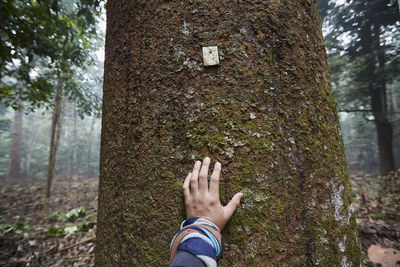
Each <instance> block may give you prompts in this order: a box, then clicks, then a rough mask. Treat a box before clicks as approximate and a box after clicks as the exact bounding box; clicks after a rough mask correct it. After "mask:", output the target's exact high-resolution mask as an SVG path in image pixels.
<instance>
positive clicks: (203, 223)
mask: <svg viewBox="0 0 400 267" xmlns="http://www.w3.org/2000/svg"><path fill="white" fill-rule="evenodd" d="M196 238H197V239H202V240H203V242H204V243H205V244H206V246H209V248H210V251H213V255H214V256H213V257H212V258H214V260H215V261H218V260H219V259H220V258H221V257H222V252H223V248H224V242H223V237H222V235H221V231H220V229H219V228H218V226H217V225H216V224H215V223H213V222H212V221H210V220H208V219H205V218H201V217H191V218H188V219H186V220H185V221H183V222H182V223H181V227H180V230H179V231H178V232H177V233H176V234H175V236H174V238H173V239H172V242H171V246H170V254H171V257H170V262H171V261H172V260H173V258H174V257H175V254H176V253H177V251H178V250H186V251H188V252H190V253H192V254H196V253H193V251H191V249H190V248H188V247H187V242H189V243H190V242H191V240H190V239H193V240H195V239H196ZM185 243H186V244H185ZM193 250H196V249H195V248H193Z"/></svg>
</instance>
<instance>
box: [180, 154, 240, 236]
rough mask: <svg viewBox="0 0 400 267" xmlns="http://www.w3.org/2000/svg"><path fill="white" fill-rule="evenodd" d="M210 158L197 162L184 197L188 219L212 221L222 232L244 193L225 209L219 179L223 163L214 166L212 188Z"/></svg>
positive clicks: (187, 179) (190, 175)
mask: <svg viewBox="0 0 400 267" xmlns="http://www.w3.org/2000/svg"><path fill="white" fill-rule="evenodd" d="M209 166H210V158H208V157H206V158H204V160H203V165H202V164H201V162H200V161H196V163H195V164H194V167H193V171H192V172H191V173H189V174H188V176H187V177H186V179H185V182H184V183H183V195H184V197H185V206H186V217H187V218H191V217H202V218H205V219H207V220H210V221H212V222H213V223H214V224H215V225H217V226H218V228H219V229H220V230H221V231H222V229H223V228H224V226H225V224H226V223H227V222H228V221H229V219H230V218H231V217H232V215H233V213H234V212H235V210H236V209H237V207H238V206H239V204H240V199H241V198H242V196H243V194H242V193H236V194H235V195H234V196H233V198H232V199H231V201H230V202H229V203H228V204H227V205H226V206H225V207H223V206H222V205H221V202H220V199H219V178H220V174H221V163H219V162H217V163H215V165H214V169H213V172H212V174H211V179H210V186H209V185H208V179H207V178H208V168H209Z"/></svg>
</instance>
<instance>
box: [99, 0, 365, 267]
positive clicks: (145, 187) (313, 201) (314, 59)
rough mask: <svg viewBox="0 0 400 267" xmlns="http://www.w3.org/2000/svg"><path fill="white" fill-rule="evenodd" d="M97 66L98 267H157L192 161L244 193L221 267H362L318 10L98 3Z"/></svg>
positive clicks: (303, 3) (298, 3) (227, 191)
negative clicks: (100, 74) (212, 57)
mask: <svg viewBox="0 0 400 267" xmlns="http://www.w3.org/2000/svg"><path fill="white" fill-rule="evenodd" d="M212 45H217V46H218V49H219V52H220V65H219V66H213V67H204V66H203V60H202V47H203V46H212ZM105 58H106V60H105V79H104V98H103V122H102V123H103V124H102V139H101V160H100V187H99V213H98V231H97V241H96V244H97V246H96V259H95V262H96V265H97V266H157V265H166V263H167V261H168V254H169V242H170V241H171V238H172V236H173V234H174V232H175V231H176V230H177V229H178V227H179V225H180V223H181V221H182V220H183V219H184V205H183V194H182V189H181V186H182V182H183V179H184V177H185V176H186V174H187V172H188V171H190V170H191V168H192V164H193V163H194V161H195V159H202V158H203V157H204V156H210V157H211V158H212V159H213V160H219V161H220V162H221V163H222V165H223V181H222V185H221V187H220V188H221V196H222V198H223V202H226V201H228V199H229V198H230V197H232V196H233V194H234V193H235V192H238V191H241V192H243V193H244V197H243V200H242V204H241V205H240V207H239V209H238V211H237V212H236V213H235V215H234V216H233V218H232V220H231V221H230V223H229V224H228V225H227V227H226V229H225V230H224V231H223V235H224V239H225V243H226V247H225V252H224V258H223V259H222V260H221V261H220V264H221V265H222V266H265V265H266V264H267V263H270V264H273V265H277V266H281V265H284V264H286V265H287V266H293V265H296V266H302V265H310V266H311V265H317V264H319V265H320V266H339V265H342V266H346V265H347V264H348V265H350V264H352V265H359V264H360V247H359V243H358V241H357V230H356V224H355V216H354V214H353V211H354V209H353V207H352V205H351V202H352V198H351V184H350V181H349V177H348V174H347V168H346V161H345V156H344V148H343V142H342V139H341V136H340V129H339V123H338V117H337V114H336V108H335V102H334V100H333V96H332V93H331V89H330V82H329V73H328V67H327V58H326V53H325V48H324V45H323V39H322V31H321V24H320V19H319V14H318V11H317V3H316V1H308V0H291V1H289V0H288V1H279V0H275V1H240V2H239V1H204V0H192V1H184V2H182V1H128V0H114V1H109V2H108V4H107V38H106V57H105Z"/></svg>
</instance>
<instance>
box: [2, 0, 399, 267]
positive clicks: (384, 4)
mask: <svg viewBox="0 0 400 267" xmlns="http://www.w3.org/2000/svg"><path fill="white" fill-rule="evenodd" d="M319 8H320V13H321V18H322V27H323V32H324V37H325V44H326V47H327V52H328V55H329V66H330V71H331V82H332V90H333V93H334V96H335V100H336V103H337V109H338V112H339V118H340V123H341V128H342V137H343V140H344V144H345V151H346V158H347V163H348V168H349V172H350V174H351V177H352V181H353V186H354V191H355V193H354V197H355V201H356V203H358V204H359V205H356V207H357V208H358V210H357V211H358V212H359V213H358V217H360V218H361V217H362V219H365V220H367V221H359V222H361V223H364V225H363V226H361V228H362V227H365V229H364V228H362V229H364V230H365V231H366V232H368V231H370V228H371V225H367V224H368V223H371V220H376V221H380V220H381V221H383V222H384V224H383V225H382V223H381V226H380V227H381V228H382V227H383V226H385V227H386V228H388V227H389V228H390V229H391V230H393V231H394V232H395V233H398V232H399V231H400V229H399V227H398V225H396V224H394V223H392V222H396V221H399V220H398V219H399V217H400V213H399V207H398V204H394V203H396V201H397V199H398V196H399V194H398V192H399V191H398V190H399V188H398V187H399V186H398V185H399V174H398V172H395V171H396V169H398V168H399V167H400V110H399V105H400V62H399V61H400V53H399V52H400V30H399V29H400V15H399V11H400V8H399V2H398V1H395V0H372V1H368V2H365V1H361V0H351V1H344V0H336V1H319ZM104 13H105V3H104V2H102V1H96V0H66V1H30V2H26V1H18V0H14V1H13V0H7V1H3V2H2V3H1V4H0V25H1V28H2V31H1V33H0V37H1V43H0V63H1V65H0V97H1V100H0V181H1V183H2V184H3V185H4V186H2V192H1V195H2V199H4V200H5V201H3V202H4V205H3V206H2V221H1V222H0V224H1V229H0V231H1V233H0V235H1V236H2V237H4V236H7V235H9V234H14V235H16V236H18V235H21V234H22V235H23V234H24V233H25V234H27V233H30V232H31V231H32V228H33V227H32V225H33V224H34V223H33V222H34V221H35V220H36V221H40V223H38V224H40V225H41V227H42V228H45V230H46V231H45V232H46V234H47V235H50V236H57V237H69V238H72V239H71V240H74V241H77V240H78V241H79V238H81V236H80V237H79V238H77V237H76V238H75V239H73V237H72V235H73V234H79V233H85V234H86V233H91V234H93V229H95V215H96V203H95V201H96V190H97V188H96V187H97V178H98V169H99V151H100V130H101V97H102V78H103V61H104V56H103V54H104V39H105V37H104V32H105V15H104ZM382 176H383V177H389V178H387V179H384V178H382ZM23 185H25V186H23ZM52 186H54V196H52V195H53V192H52V190H53V189H52ZM77 187H81V189H82V190H83V191H85V190H87V192H86V193H84V195H85V197H82V198H80V197H77V198H75V199H74V197H73V196H74V192H81V191H82V190H77V189H76V188H77ZM21 188H23V189H21ZM396 190H397V191H396ZM42 191H43V192H42ZM66 192H68V193H66ZM22 193H25V196H24V197H19V196H20V194H22ZM63 194H64V195H63ZM67 195H69V196H70V197H66V196H67ZM42 196H43V197H42ZM26 197H28V198H26ZM15 198H17V199H20V200H21V201H20V202H19V203H20V204H21V205H22V206H23V205H25V204H26V203H24V201H25V202H31V201H32V198H34V199H35V200H34V202H35V201H36V202H37V205H36V206H35V207H33V208H32V212H33V211H42V210H43V209H44V207H47V208H48V211H47V212H45V213H42V214H40V215H32V218H33V219H29V216H30V215H29V216H27V217H26V218H22V217H23V216H22V217H21V216H20V215H16V216H20V217H18V218H14V217H15V216H14V217H13V216H12V215H11V213H12V211H11V208H10V207H11V206H12V205H11V206H10V207H5V206H7V205H8V204H7V203H8V202H9V201H10V199H15ZM52 198H53V199H52ZM91 198H92V199H91ZM54 199H57V201H58V202H57V203H55V202H54ZM60 199H61V200H60ZM46 200H48V202H47V201H46ZM7 201H8V202H7ZM43 201H44V202H43ZM93 201H94V202H93ZM89 203H90V204H89ZM397 203H399V202H397ZM382 205H386V206H382ZM382 207H383V208H382ZM20 208H21V209H23V207H16V209H17V210H19V209H20ZM378 210H380V211H378ZM71 211H73V212H71ZM3 214H4V216H3ZM35 216H36V217H35ZM39 217H40V218H41V219H40V220H39V219H38V218H39ZM27 218H28V219H27ZM44 218H45V219H44ZM361 223H359V227H360V224H361ZM377 225H379V223H377ZM373 227H375V228H376V227H378V226H376V225H374V226H373ZM381 228H379V229H381ZM36 229H37V228H36ZM42 230H43V229H42ZM375 230H376V229H375ZM39 232H40V231H39ZM42 232H43V231H42ZM90 238H92V237H89V239H90ZM368 238H369V239H371V236H368ZM392 239H393V238H392ZM71 240H69V241H68V242H69V244H75V243H74V242H73V241H71ZM93 240H94V239H92V240H89V241H85V242H84V245H88V244H90V243H91V241H93ZM382 242H383V241H382ZM382 242H380V241H379V242H378V241H377V240H375V241H374V242H373V243H371V242H370V243H365V244H366V245H364V244H363V249H364V257H365V260H366V261H365V262H366V263H368V262H369V259H368V257H367V256H368V255H367V249H368V248H370V247H371V244H380V245H382V246H385V245H386V247H388V245H387V244H386V243H382ZM393 242H394V241H393ZM396 242H397V243H393V244H394V245H393V244H392V243H391V246H392V247H394V248H397V249H400V247H397V246H398V242H399V240H398V237H397V241H396ZM38 243H40V242H38ZM38 243H35V246H38V247H40V245H38ZM25 245H26V244H24V245H22V248H21V250H22V251H20V252H18V253H19V254H18V253H17V252H16V251H15V250H14V251H12V250H10V251H9V252H5V253H3V254H4V255H2V256H1V261H4V262H8V261H10V259H12V261H21V258H23V259H24V260H25V261H32V260H31V259H30V258H29V257H32V255H33V254H32V255H30V256H28V255H27V254H26V253H25V252H26V251H29V249H28V247H29V246H28V245H26V246H27V247H25ZM47 246H49V247H50V248H51V246H52V245H51V242H50V243H48V244H47ZM64 247H68V246H67V245H65V246H64ZM74 248H76V247H74ZM47 249H49V248H47ZM57 249H58V250H60V247H59V246H58V247H57ZM61 249H62V248H61ZM17 251H18V247H17ZM82 251H84V253H85V255H90V254H91V253H92V252H93V250H92V247H91V246H87V247H85V248H84V249H83V250H82ZM82 251H81V252H79V251H78V252H77V253H76V255H80V254H82V253H83V252H82ZM38 255H41V256H43V255H42V254H40V253H39V254H38ZM76 255H75V256H76ZM36 257H37V258H38V257H39V256H37V255H36ZM63 257H65V255H64V256H60V257H59V258H60V260H61V261H63V260H64V261H65V260H66V259H64V258H63ZM68 257H72V256H71V255H69V256H68ZM86 257H87V258H85V260H86V261H90V260H92V258H91V256H86ZM44 258H45V257H44ZM69 260H71V259H69Z"/></svg>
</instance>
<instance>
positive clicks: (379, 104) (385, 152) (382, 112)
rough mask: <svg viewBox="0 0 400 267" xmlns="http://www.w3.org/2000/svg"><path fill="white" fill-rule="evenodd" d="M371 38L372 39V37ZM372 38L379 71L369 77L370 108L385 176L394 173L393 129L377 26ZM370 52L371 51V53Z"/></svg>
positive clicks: (381, 170) (381, 168)
mask: <svg viewBox="0 0 400 267" xmlns="http://www.w3.org/2000/svg"><path fill="white" fill-rule="evenodd" d="M372 36H373V37H372ZM372 36H371V38H374V40H373V41H372V43H373V44H374V47H375V49H374V50H375V53H377V58H378V66H379V69H378V70H377V71H374V73H373V75H372V76H371V78H372V79H374V80H371V81H370V84H371V89H370V90H371V92H372V93H371V108H372V113H373V115H374V117H375V125H376V130H377V138H378V148H379V160H380V173H381V175H387V174H388V173H389V172H390V171H394V170H395V167H394V156H393V127H392V123H391V122H390V121H389V119H388V108H387V100H386V78H385V73H384V69H385V56H384V54H383V53H384V52H383V50H382V48H381V47H380V40H379V37H380V29H379V25H375V26H374V35H372ZM371 52H372V51H371Z"/></svg>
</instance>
